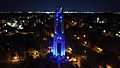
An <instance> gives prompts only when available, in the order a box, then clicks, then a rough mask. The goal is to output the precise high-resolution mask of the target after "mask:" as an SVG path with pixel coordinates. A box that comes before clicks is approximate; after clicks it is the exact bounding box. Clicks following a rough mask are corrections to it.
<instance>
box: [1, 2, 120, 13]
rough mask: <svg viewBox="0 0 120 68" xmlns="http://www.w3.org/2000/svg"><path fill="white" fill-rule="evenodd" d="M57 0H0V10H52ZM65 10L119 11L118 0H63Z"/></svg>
mask: <svg viewBox="0 0 120 68" xmlns="http://www.w3.org/2000/svg"><path fill="white" fill-rule="evenodd" d="M56 1H57V0H0V11H54V10H55V7H56ZM62 5H63V7H64V10H65V11H119V10H120V0H63V1H62Z"/></svg>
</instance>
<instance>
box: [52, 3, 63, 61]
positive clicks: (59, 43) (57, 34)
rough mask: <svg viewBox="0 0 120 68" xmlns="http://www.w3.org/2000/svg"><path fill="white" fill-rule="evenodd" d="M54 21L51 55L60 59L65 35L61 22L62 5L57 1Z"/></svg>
mask: <svg viewBox="0 0 120 68" xmlns="http://www.w3.org/2000/svg"><path fill="white" fill-rule="evenodd" d="M55 15H56V16H55V22H54V40H53V51H52V52H53V56H54V57H56V58H57V60H61V59H62V57H64V56H65V36H64V22H63V7H62V6H61V2H60V1H58V4H57V8H56V12H55Z"/></svg>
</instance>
